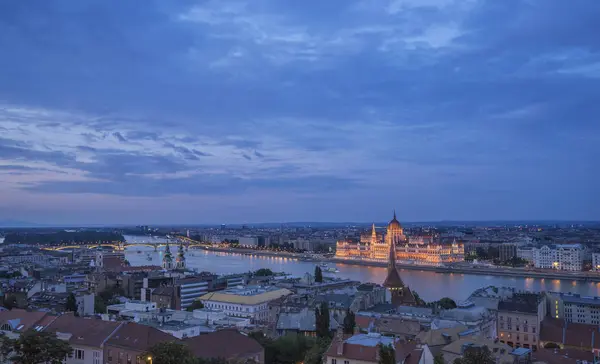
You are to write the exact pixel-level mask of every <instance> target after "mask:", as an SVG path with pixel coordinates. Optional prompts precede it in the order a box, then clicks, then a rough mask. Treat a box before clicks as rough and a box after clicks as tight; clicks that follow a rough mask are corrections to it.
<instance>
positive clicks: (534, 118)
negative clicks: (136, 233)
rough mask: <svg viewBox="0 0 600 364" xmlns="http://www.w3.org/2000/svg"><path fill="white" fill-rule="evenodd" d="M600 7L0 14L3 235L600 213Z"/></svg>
mask: <svg viewBox="0 0 600 364" xmlns="http://www.w3.org/2000/svg"><path fill="white" fill-rule="evenodd" d="M598 19H600V1H598V0H575V1H565V0H502V1H500V0H381V1H370V0H327V1H322V0H319V1H316V0H315V1H312V0H309V1H265V0H246V1H227V0H216V1H158V0H156V1H152V0H130V1H105V0H77V1H73V0H55V1H46V0H37V1H2V2H0V53H1V54H0V182H1V183H0V220H1V219H11V220H25V221H34V222H40V223H77V224H85V223H158V222H163V223H221V222H230V223H233V222H237V223H242V222H267V221H268V222H277V221H380V220H384V219H386V218H388V217H389V215H391V211H392V209H393V208H396V209H397V211H398V218H399V219H400V220H402V221H422V220H440V219H448V220H464V219H469V220H489V219H511V220H512V219H588V220H598V219H599V217H600V193H599V188H598V186H599V177H600V36H599V34H600V22H599V21H598Z"/></svg>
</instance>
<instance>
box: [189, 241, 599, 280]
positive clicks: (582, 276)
mask: <svg viewBox="0 0 600 364" xmlns="http://www.w3.org/2000/svg"><path fill="white" fill-rule="evenodd" d="M201 249H203V250H208V251H214V252H223V253H235V254H244V255H254V256H266V257H282V258H294V259H300V260H301V259H302V258H303V257H304V254H299V253H289V252H273V251H265V250H248V249H238V248H216V247H201ZM310 261H311V262H314V263H319V262H331V263H339V264H347V265H358V266H367V267H386V266H387V262H373V261H361V260H352V259H340V258H325V259H312V260H310ZM396 267H398V268H399V269H404V270H415V271H425V272H435V273H442V274H472V275H487V276H500V277H517V278H539V279H551V280H553V279H559V280H572V281H581V282H594V283H597V282H600V274H598V273H596V272H557V271H540V270H537V271H536V270H531V269H523V268H504V267H477V266H453V267H437V266H426V265H415V264H401V263H397V264H396Z"/></svg>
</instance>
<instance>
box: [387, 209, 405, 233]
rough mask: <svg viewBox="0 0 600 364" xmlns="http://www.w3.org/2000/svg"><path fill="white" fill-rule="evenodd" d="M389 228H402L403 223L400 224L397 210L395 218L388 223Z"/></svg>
mask: <svg viewBox="0 0 600 364" xmlns="http://www.w3.org/2000/svg"><path fill="white" fill-rule="evenodd" d="M388 229H402V225H400V222H399V221H398V220H397V219H396V211H394V218H393V219H392V221H390V223H389V224H388Z"/></svg>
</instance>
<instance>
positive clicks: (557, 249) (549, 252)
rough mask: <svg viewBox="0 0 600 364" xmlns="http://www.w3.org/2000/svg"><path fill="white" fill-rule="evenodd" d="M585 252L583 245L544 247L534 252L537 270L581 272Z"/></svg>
mask: <svg viewBox="0 0 600 364" xmlns="http://www.w3.org/2000/svg"><path fill="white" fill-rule="evenodd" d="M584 254H585V250H584V248H583V246H582V245H581V244H559V245H552V246H549V245H544V246H542V247H541V248H534V250H533V264H534V265H535V267H536V268H545V269H557V270H566V271H572V272H576V271H581V270H582V269H583V257H584Z"/></svg>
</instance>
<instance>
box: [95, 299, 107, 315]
mask: <svg viewBox="0 0 600 364" xmlns="http://www.w3.org/2000/svg"><path fill="white" fill-rule="evenodd" d="M94 312H95V313H106V302H104V300H103V299H102V297H100V296H96V297H94Z"/></svg>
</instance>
